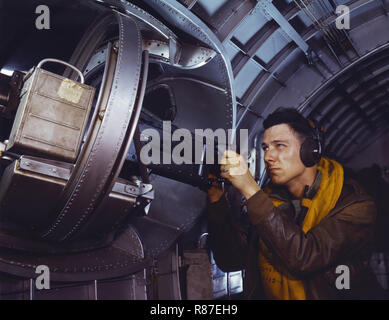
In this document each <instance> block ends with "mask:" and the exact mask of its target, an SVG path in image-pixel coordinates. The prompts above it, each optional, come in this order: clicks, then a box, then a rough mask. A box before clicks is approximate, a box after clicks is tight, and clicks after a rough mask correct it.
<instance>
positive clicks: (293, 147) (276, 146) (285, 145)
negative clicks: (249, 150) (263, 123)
mask: <svg viewBox="0 0 389 320" xmlns="http://www.w3.org/2000/svg"><path fill="white" fill-rule="evenodd" d="M300 146H301V142H300V141H299V140H298V137H297V134H296V133H295V132H294V131H293V130H292V129H291V128H290V126H289V125H287V124H278V125H275V126H273V127H270V128H268V129H267V130H266V131H265V134H264V137H263V142H262V149H263V151H264V153H265V155H264V160H265V164H266V169H267V172H268V173H269V175H270V177H271V180H272V182H273V183H275V184H289V183H290V182H293V181H294V180H295V179H298V178H299V177H300V176H301V175H302V174H303V173H304V171H305V169H306V167H305V166H304V164H303V163H302V162H301V159H300Z"/></svg>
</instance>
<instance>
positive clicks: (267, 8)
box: [257, 0, 309, 55]
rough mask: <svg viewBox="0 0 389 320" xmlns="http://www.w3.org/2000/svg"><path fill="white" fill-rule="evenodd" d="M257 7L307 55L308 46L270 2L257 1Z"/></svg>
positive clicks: (268, 0)
mask: <svg viewBox="0 0 389 320" xmlns="http://www.w3.org/2000/svg"><path fill="white" fill-rule="evenodd" d="M257 1H258V4H257V6H258V7H259V8H260V9H261V11H262V12H263V14H264V16H265V17H266V18H267V19H268V20H269V18H270V17H271V18H272V19H273V20H274V21H275V22H277V24H278V25H279V26H280V28H281V30H282V33H284V34H286V35H287V38H289V39H291V40H292V41H293V42H294V43H295V44H296V45H297V46H298V47H299V48H300V49H301V50H302V51H303V52H304V53H305V55H307V54H308V50H309V46H308V44H307V43H306V42H305V41H304V39H303V38H302V37H301V36H300V35H299V34H298V33H297V31H296V30H295V29H294V28H293V27H292V25H291V24H290V23H289V21H288V20H286V19H285V17H284V16H283V15H282V14H281V12H279V11H278V9H277V8H276V7H275V6H274V4H273V3H272V0H257Z"/></svg>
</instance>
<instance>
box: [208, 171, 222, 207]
mask: <svg viewBox="0 0 389 320" xmlns="http://www.w3.org/2000/svg"><path fill="white" fill-rule="evenodd" d="M208 178H210V179H215V181H213V182H212V186H211V187H210V188H209V189H208V198H209V202H211V203H214V202H217V201H219V199H220V198H221V197H222V195H223V193H224V191H223V188H222V186H221V184H220V182H218V181H217V180H216V177H215V176H214V175H213V174H209V175H208Z"/></svg>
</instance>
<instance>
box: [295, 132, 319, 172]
mask: <svg viewBox="0 0 389 320" xmlns="http://www.w3.org/2000/svg"><path fill="white" fill-rule="evenodd" d="M300 158H301V162H302V163H303V164H304V166H306V167H308V168H309V167H313V166H314V165H315V164H317V163H319V161H320V158H321V154H320V152H319V143H318V142H317V141H316V140H314V139H312V138H306V139H305V141H304V142H303V143H302V144H301V147H300Z"/></svg>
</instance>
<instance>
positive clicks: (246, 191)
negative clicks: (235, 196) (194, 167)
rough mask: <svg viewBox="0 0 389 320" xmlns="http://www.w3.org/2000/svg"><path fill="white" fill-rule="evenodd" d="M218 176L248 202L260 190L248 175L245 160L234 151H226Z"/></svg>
mask: <svg viewBox="0 0 389 320" xmlns="http://www.w3.org/2000/svg"><path fill="white" fill-rule="evenodd" d="M221 163H222V165H221V166H220V171H221V174H220V176H221V177H223V178H225V179H227V180H229V181H230V182H231V184H232V185H233V186H234V187H235V188H236V189H238V191H239V192H240V193H241V194H242V195H243V196H244V197H245V198H246V200H248V199H249V198H251V197H252V196H253V195H254V194H255V193H257V192H258V191H259V190H261V188H260V187H259V186H258V184H257V183H256V182H255V180H254V178H253V177H252V175H251V174H250V171H249V168H248V166H247V163H246V160H245V159H244V158H243V157H242V156H241V155H239V154H237V153H236V152H235V151H232V150H226V151H225V152H224V154H223V158H222V160H221Z"/></svg>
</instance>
